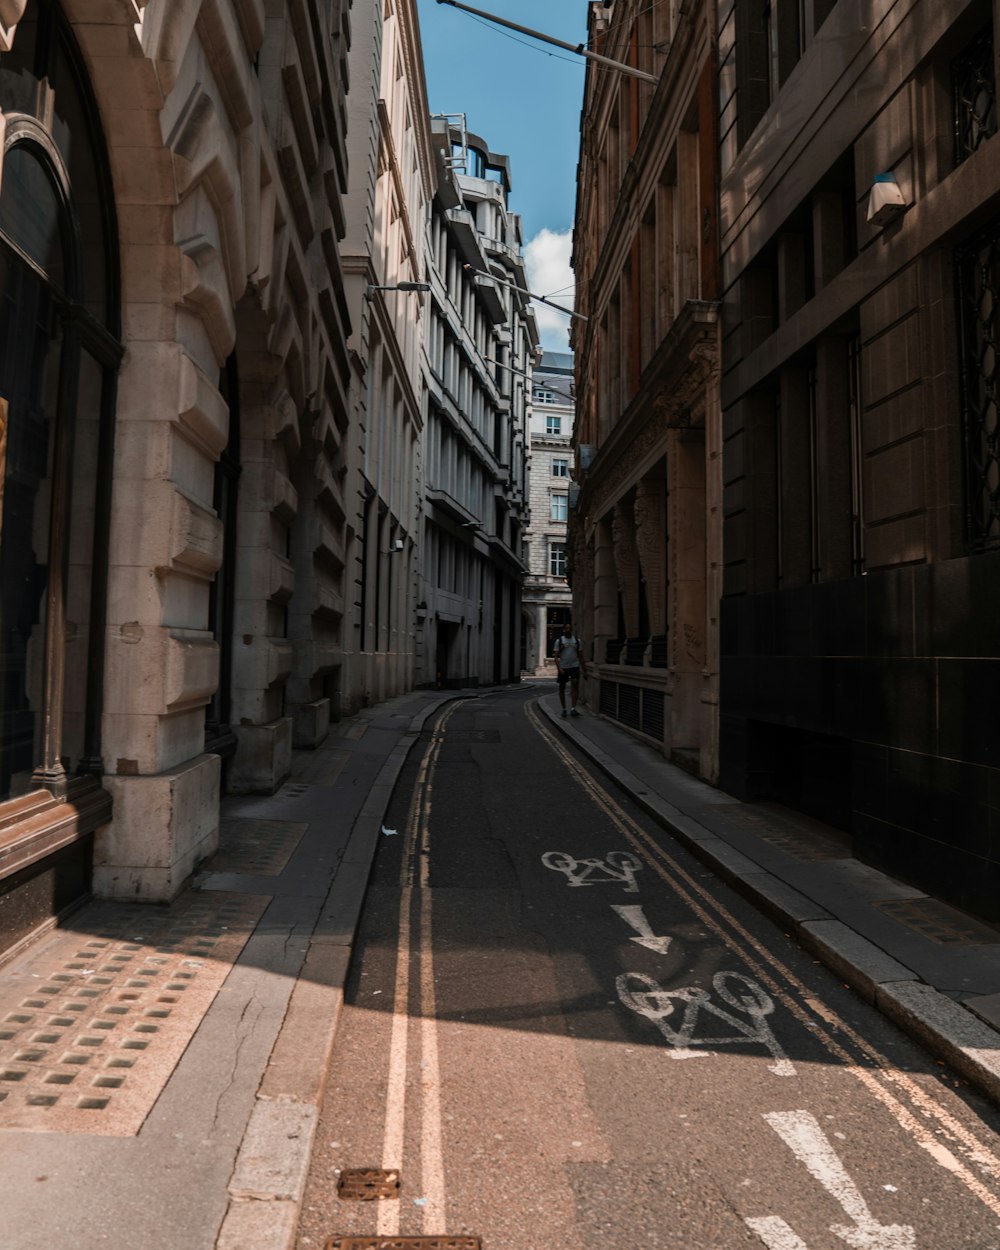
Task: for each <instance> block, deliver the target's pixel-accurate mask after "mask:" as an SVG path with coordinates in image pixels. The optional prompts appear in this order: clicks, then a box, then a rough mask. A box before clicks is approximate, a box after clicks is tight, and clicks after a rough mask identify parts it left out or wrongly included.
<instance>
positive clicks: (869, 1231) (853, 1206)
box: [764, 1111, 917, 1250]
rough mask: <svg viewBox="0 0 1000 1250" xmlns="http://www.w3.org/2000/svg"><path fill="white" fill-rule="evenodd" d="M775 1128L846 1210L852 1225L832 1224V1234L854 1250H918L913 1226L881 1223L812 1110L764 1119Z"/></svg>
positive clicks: (776, 1114)
mask: <svg viewBox="0 0 1000 1250" xmlns="http://www.w3.org/2000/svg"><path fill="white" fill-rule="evenodd" d="M764 1119H765V1120H766V1121H767V1122H768V1124H770V1126H771V1128H773V1129H774V1131H775V1132H776V1133H777V1134H778V1136H779V1137H780V1138H781V1140H782V1141H783V1142H784V1143H785V1145H786V1146H788V1148H789V1149H790V1150H791V1151H792V1153H793V1154H794V1155H795V1157H796V1158H797V1159H798V1160H799V1162H800V1163H804V1164H805V1166H806V1167H807V1168H808V1169H809V1171H810V1172H811V1173H812V1175H813V1176H814V1177H815V1179H816V1180H818V1181H819V1183H820V1184H821V1185H822V1186H823V1188H824V1189H825V1190H826V1191H827V1193H829V1194H830V1195H831V1197H833V1198H834V1199H835V1200H836V1201H837V1202H838V1203H839V1204H840V1206H841V1207H843V1209H844V1214H845V1215H846V1216H847V1218H848V1219H849V1220H850V1221H851V1222H850V1224H831V1225H830V1232H831V1233H833V1234H834V1236H836V1237H839V1238H840V1240H841V1241H844V1242H846V1243H847V1244H848V1245H849V1246H851V1247H853V1250H916V1244H917V1238H916V1233H915V1232H914V1230H913V1228H912V1227H911V1226H910V1225H909V1224H880V1223H879V1222H878V1221H877V1220H876V1219H875V1217H874V1216H873V1215H872V1213H871V1211H869V1210H868V1204H867V1203H866V1202H865V1200H864V1198H863V1197H862V1195H861V1191H860V1189H858V1187H857V1185H855V1183H854V1181H853V1180H852V1179H851V1177H850V1175H849V1174H848V1171H847V1169H846V1168H845V1167H844V1165H843V1163H841V1161H840V1158H839V1156H838V1155H837V1152H836V1151H835V1150H834V1148H833V1147H832V1146H831V1145H830V1142H829V1140H828V1139H827V1136H826V1134H825V1133H824V1132H823V1130H822V1128H820V1126H819V1123H818V1121H817V1120H816V1117H815V1116H814V1115H811V1114H810V1113H809V1112H808V1111H775V1112H771V1113H770V1114H768V1115H765V1116H764Z"/></svg>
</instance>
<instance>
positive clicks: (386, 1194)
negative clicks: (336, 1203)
mask: <svg viewBox="0 0 1000 1250" xmlns="http://www.w3.org/2000/svg"><path fill="white" fill-rule="evenodd" d="M337 1196H338V1197H340V1198H345V1199H360V1201H362V1202H373V1201H375V1199H376V1198H398V1197H399V1173H398V1172H395V1171H385V1170H384V1169H383V1168H345V1169H344V1171H343V1172H341V1174H340V1180H339V1181H338V1182H337Z"/></svg>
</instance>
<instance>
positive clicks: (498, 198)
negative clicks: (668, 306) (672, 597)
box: [417, 115, 538, 687]
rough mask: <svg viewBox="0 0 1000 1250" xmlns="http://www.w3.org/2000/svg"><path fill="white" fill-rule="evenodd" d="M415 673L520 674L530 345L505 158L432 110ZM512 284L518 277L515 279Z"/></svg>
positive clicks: (451, 681)
mask: <svg viewBox="0 0 1000 1250" xmlns="http://www.w3.org/2000/svg"><path fill="white" fill-rule="evenodd" d="M431 124H432V129H433V143H434V153H435V160H436V162H437V174H438V181H437V193H436V195H435V197H434V202H433V205H432V211H431V214H430V217H429V221H428V227H427V229H428V239H427V264H428V278H429V281H430V284H431V307H430V313H429V322H428V327H427V339H426V358H427V382H428V408H427V424H426V430H425V439H424V454H423V465H424V501H423V509H424V515H423V540H422V548H423V551H422V563H421V576H420V601H419V603H418V605H417V629H418V670H417V681H418V684H421V685H436V686H439V687H455V686H470V685H471V686H475V685H480V684H483V685H491V684H496V683H500V682H512V681H517V680H518V679H519V676H520V668H521V582H522V579H523V577H524V573H525V564H524V558H523V556H524V528H525V522H526V510H527V464H526V460H527V441H528V430H527V412H528V406H529V400H528V394H529V393H530V386H531V366H532V363H533V359H534V354H535V351H536V349H537V346H538V331H537V327H536V325H535V319H534V314H533V312H532V311H531V308H530V306H529V301H528V299H527V296H526V295H524V294H521V293H519V292H521V291H523V290H524V287H525V276H524V260H523V257H522V254H521V247H522V237H521V219H520V217H519V216H518V215H517V214H516V213H512V212H511V211H510V208H509V206H508V196H509V194H510V187H511V180H510V164H509V161H508V158H507V157H506V156H503V155H500V154H498V153H494V152H491V151H490V149H489V146H488V145H487V143H486V142H485V140H483V139H481V138H479V137H478V136H476V135H473V134H470V133H469V132H468V130H467V129H466V125H465V118H464V116H462V115H453V116H448V117H445V116H438V117H434V118H432V120H431ZM515 288H517V289H515Z"/></svg>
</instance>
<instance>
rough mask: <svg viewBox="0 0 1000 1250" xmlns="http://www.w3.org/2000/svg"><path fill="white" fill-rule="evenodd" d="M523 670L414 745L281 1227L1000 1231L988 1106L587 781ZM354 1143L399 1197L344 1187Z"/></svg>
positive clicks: (629, 1236) (915, 1241) (887, 1239)
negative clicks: (303, 1174) (347, 1192)
mask: <svg viewBox="0 0 1000 1250" xmlns="http://www.w3.org/2000/svg"><path fill="white" fill-rule="evenodd" d="M537 694H538V692H537V690H530V689H529V690H524V689H519V690H512V691H507V692H502V693H492V692H491V693H489V694H486V695H484V696H483V697H480V698H475V699H467V700H462V701H457V702H455V703H451V704H448V705H446V706H445V707H444V708H443V709H442V710H441V711H440V712H439V713H438V715H437V716H436V718H435V719H434V720H433V722H429V724H428V727H427V731H426V732H425V734H424V736H423V739H422V740H421V742H420V744H419V745H418V747H417V748H416V749H415V750H414V751H413V752H412V754H411V757H410V760H409V762H408V765H407V768H406V770H405V771H404V775H403V776H402V778H401V780H400V784H399V785H398V787H397V789H396V793H395V796H394V799H393V805H392V808H391V810H390V814H389V817H388V819H387V821H386V827H385V831H384V836H383V838H382V840H381V845H380V852H379V856H378V859H377V862H376V864H375V868H374V872H373V877H372V884H371V887H370V890H369V894H368V897H367V901H366V905H365V912H364V916H363V920H362V927H361V932H360V934H359V939H358V944H357V947H356V957H355V960H354V964H353V968H352V973H351V977H350V980H349V983H348V986H347V1001H346V1004H345V1010H344V1015H343V1021H342V1025H341V1029H340V1032H339V1034H338V1038H337V1042H336V1046H335V1050H334V1056H333V1063H332V1068H331V1073H330V1080H329V1087H328V1091H327V1096H326V1101H325V1105H324V1107H323V1111H322V1115H321V1121H320V1126H319V1130H318V1133H317V1139H316V1147H315V1151H314V1155H313V1164H312V1170H311V1172H310V1176H309V1181H308V1185H307V1189H306V1194H305V1200H304V1203H303V1210H302V1218H301V1222H300V1225H299V1237H298V1243H297V1245H298V1250H316V1248H317V1247H323V1246H324V1245H325V1244H326V1242H327V1239H328V1238H330V1237H331V1236H333V1235H334V1234H340V1235H352V1236H360V1235H362V1234H365V1235H368V1236H372V1237H375V1236H379V1237H382V1238H388V1237H409V1238H413V1237H420V1236H423V1237H430V1236H434V1235H440V1236H442V1237H443V1236H444V1235H448V1236H451V1237H460V1236H465V1237H468V1236H472V1235H475V1236H477V1237H479V1238H481V1239H482V1240H481V1244H482V1247H483V1250H639V1248H642V1250H668V1248H669V1250H709V1248H711V1250H722V1248H727V1250H728V1248H729V1247H744V1246H749V1247H765V1248H766V1250H845V1248H850V1250H962V1248H964V1250H1000V1136H998V1129H1000V1115H998V1114H997V1112H996V1110H995V1109H994V1108H993V1107H992V1106H991V1105H990V1104H988V1103H987V1102H985V1101H984V1100H982V1099H980V1098H979V1097H978V1096H977V1095H976V1094H975V1093H974V1092H972V1091H971V1090H970V1089H969V1088H968V1087H967V1086H966V1085H965V1084H964V1082H962V1081H960V1080H959V1079H958V1078H956V1077H955V1076H954V1075H953V1074H952V1073H951V1072H950V1071H948V1070H947V1069H946V1068H944V1067H943V1066H942V1065H941V1064H940V1063H939V1062H937V1061H935V1060H934V1059H933V1058H932V1057H931V1056H929V1055H928V1054H927V1053H926V1052H924V1051H923V1050H921V1049H920V1048H919V1047H918V1046H916V1045H915V1044H914V1043H912V1042H911V1041H909V1040H908V1039H907V1038H906V1037H905V1035H903V1034H902V1033H900V1032H899V1031H898V1030H897V1029H896V1028H895V1027H894V1026H893V1025H892V1024H890V1023H889V1022H888V1021H887V1020H885V1019H884V1018H883V1017H882V1016H881V1015H879V1014H878V1013H877V1012H876V1011H875V1010H874V1009H873V1008H870V1007H869V1006H868V1005H867V1004H865V1003H864V1002H862V1001H861V1000H859V999H858V998H856V997H855V996H854V994H853V993H852V992H851V991H850V990H848V989H846V988H845V987H844V986H843V985H842V984H841V983H840V982H838V981H837V980H836V978H835V977H834V976H832V975H831V974H830V973H829V972H827V971H826V969H824V968H823V967H822V966H820V965H819V964H818V963H817V962H816V961H815V960H814V959H813V958H812V956H811V955H809V954H808V953H806V952H804V951H803V950H801V949H800V948H799V947H798V946H797V945H796V944H795V943H794V942H792V941H791V940H789V939H788V938H787V937H786V936H785V935H784V934H783V933H782V932H781V931H780V930H779V929H777V928H776V927H775V926H774V925H773V924H772V923H771V922H770V921H769V920H768V919H766V918H765V917H763V916H762V915H761V914H760V913H758V912H757V911H756V910H755V909H754V908H753V907H752V905H750V904H749V903H747V902H746V901H745V900H743V899H741V898H740V897H738V896H737V895H735V894H734V893H733V892H732V891H730V890H729V889H728V888H727V887H726V886H725V885H724V884H722V883H721V882H720V881H719V880H718V879H717V878H716V877H714V875H713V874H712V873H710V872H709V871H708V869H707V868H705V867H704V866H703V865H702V864H700V863H699V862H698V861H697V860H696V859H694V858H693V857H692V856H691V855H689V854H688V853H687V852H686V851H684V850H683V849H682V848H680V847H679V846H678V845H677V844H676V843H674V842H673V840H672V839H671V838H670V837H669V835H667V834H666V833H664V832H663V831H662V830H661V829H659V828H658V827H657V826H655V825H653V824H652V823H651V822H650V821H649V820H648V819H647V818H646V817H645V816H643V815H641V814H640V813H639V812H638V811H637V809H634V808H631V807H630V805H629V803H628V802H627V800H626V799H624V798H623V797H622V795H621V794H619V793H618V792H614V793H609V792H608V791H606V790H605V789H603V788H602V786H601V784H600V783H599V782H598V780H597V779H596V778H595V777H594V776H593V774H592V770H591V769H589V768H588V766H587V764H586V763H585V762H583V761H582V758H581V757H578V756H576V755H575V754H574V753H573V751H572V748H571V747H570V746H568V745H567V743H566V740H565V739H564V738H562V737H561V736H560V735H558V734H554V733H553V732H552V729H551V727H550V726H548V725H547V724H546V723H544V720H543V718H542V717H541V716H540V715H539V714H538V712H537V710H536V709H535V708H534V707H533V703H534V700H535V699H536V698H537ZM364 1168H373V1169H385V1170H387V1171H389V1172H397V1173H398V1177H399V1181H400V1188H399V1191H398V1197H395V1198H388V1199H384V1200H380V1201H352V1200H348V1199H344V1198H341V1197H339V1196H338V1189H337V1186H338V1181H339V1179H340V1177H341V1174H342V1172H344V1171H345V1170H351V1169H364ZM415 1244H419V1243H415ZM441 1244H442V1245H447V1244H448V1243H447V1242H442V1243H441Z"/></svg>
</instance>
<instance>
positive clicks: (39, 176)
mask: <svg viewBox="0 0 1000 1250" xmlns="http://www.w3.org/2000/svg"><path fill="white" fill-rule="evenodd" d="M61 216H62V205H61V203H60V202H59V196H58V194H57V192H56V187H55V184H54V183H53V181H52V178H51V177H50V175H49V172H48V170H47V169H46V168H45V166H44V165H43V164H42V161H41V159H40V153H39V152H38V150H37V149H36V148H35V147H34V146H33V145H32V144H28V143H18V144H16V145H15V146H14V147H12V148H9V149H8V150H7V152H6V153H5V155H4V158H3V190H2V193H0V230H2V231H3V233H4V234H5V235H6V236H7V238H8V239H10V240H11V241H12V242H13V243H16V244H17V246H18V247H19V248H20V249H21V251H22V252H24V254H25V255H26V256H30V257H31V259H32V260H33V261H34V262H35V264H36V265H38V266H39V267H40V268H41V269H43V270H44V271H45V273H46V274H47V275H48V277H49V279H50V280H51V281H52V282H53V283H54V284H55V285H56V286H62V285H63V243H62V234H61Z"/></svg>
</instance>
